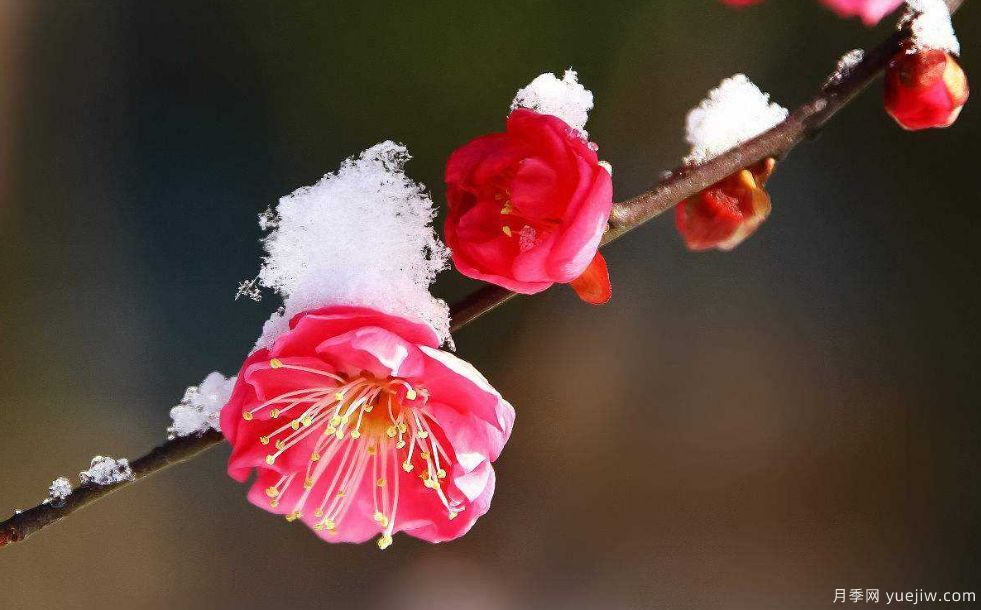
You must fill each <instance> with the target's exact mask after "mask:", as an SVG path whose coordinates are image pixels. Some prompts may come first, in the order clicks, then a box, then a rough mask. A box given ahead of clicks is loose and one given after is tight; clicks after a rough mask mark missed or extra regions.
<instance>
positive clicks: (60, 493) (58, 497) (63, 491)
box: [48, 477, 72, 502]
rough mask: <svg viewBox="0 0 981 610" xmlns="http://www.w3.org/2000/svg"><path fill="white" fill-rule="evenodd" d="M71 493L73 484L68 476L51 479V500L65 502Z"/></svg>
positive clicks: (49, 492)
mask: <svg viewBox="0 0 981 610" xmlns="http://www.w3.org/2000/svg"><path fill="white" fill-rule="evenodd" d="M70 495H72V484H71V483H70V482H69V481H68V479H67V478H66V477H58V478H57V479H55V480H54V481H51V486H50V487H48V501H49V502H63V501H64V500H65V498H67V497H68V496H70Z"/></svg>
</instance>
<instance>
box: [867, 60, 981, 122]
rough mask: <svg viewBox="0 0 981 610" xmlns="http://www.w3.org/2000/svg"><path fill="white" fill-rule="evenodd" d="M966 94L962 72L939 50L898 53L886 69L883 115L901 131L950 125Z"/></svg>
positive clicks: (963, 102)
mask: <svg viewBox="0 0 981 610" xmlns="http://www.w3.org/2000/svg"><path fill="white" fill-rule="evenodd" d="M968 92H969V91H968V86H967V77H966V76H965V75H964V70H962V69H961V67H960V65H959V64H958V63H957V60H956V59H954V57H953V56H952V55H951V54H950V53H948V52H946V51H942V50H939V49H927V50H924V51H916V52H915V53H906V52H902V53H899V54H898V55H896V56H895V57H893V58H892V61H890V62H889V67H888V68H887V69H886V90H885V103H886V112H888V113H889V115H890V116H892V118H894V119H896V122H897V123H899V125H900V127H902V128H903V129H909V130H918V129H927V128H930V127H948V126H950V125H951V124H952V123H953V122H954V121H955V120H956V119H957V115H959V114H960V113H961V108H963V107H964V104H965V103H966V102H967V96H968Z"/></svg>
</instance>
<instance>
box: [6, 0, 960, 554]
mask: <svg viewBox="0 0 981 610" xmlns="http://www.w3.org/2000/svg"><path fill="white" fill-rule="evenodd" d="M946 2H947V6H948V7H949V8H950V11H951V13H953V12H955V11H956V10H957V9H958V8H960V6H961V4H963V2H964V0H946ZM907 36H908V33H905V32H896V33H895V34H893V35H892V36H890V37H889V39H888V40H886V41H885V42H883V43H882V44H880V45H879V46H877V47H876V48H874V49H872V50H871V51H869V52H868V53H866V54H865V57H864V58H863V60H862V61H861V62H860V63H859V64H857V65H856V66H854V67H853V68H852V69H851V70H850V71H849V72H848V73H847V74H846V75H845V76H844V77H843V78H841V79H840V80H839V81H838V82H836V83H834V84H832V85H829V86H826V87H823V88H822V89H821V90H820V91H819V92H818V94H817V95H816V96H815V97H814V98H813V99H811V100H810V101H809V102H807V103H806V104H804V105H803V106H800V107H799V108H797V109H796V110H794V112H792V113H791V114H790V116H789V117H788V118H787V119H786V120H785V121H783V122H782V123H780V124H779V125H777V126H776V127H774V128H773V129H771V130H769V131H767V132H766V133H764V134H762V135H760V136H759V137H757V138H755V139H753V140H751V141H749V142H746V143H745V144H742V145H741V146H738V147H736V148H734V149H732V150H730V151H729V152H727V153H725V154H723V155H720V156H718V157H716V158H715V159H713V160H711V161H709V162H707V163H705V164H703V165H698V166H694V167H683V168H680V169H678V170H675V171H674V172H672V174H671V175H670V176H668V177H666V178H664V179H663V180H661V181H660V182H659V183H658V184H657V185H656V186H655V187H654V188H652V189H651V190H650V191H648V192H646V193H643V194H641V195H638V196H636V197H634V198H633V199H628V200H627V201H623V202H621V203H617V204H615V205H614V206H613V213H612V214H611V216H610V226H609V230H608V231H607V233H606V235H604V237H603V245H606V244H609V243H610V242H612V241H614V240H616V239H619V238H620V237H621V236H623V235H625V234H626V233H628V232H630V231H632V230H633V229H636V228H637V227H639V226H640V225H642V224H644V223H645V222H647V221H649V220H651V219H652V218H654V217H656V216H658V215H660V214H662V213H664V212H666V211H667V210H669V209H671V208H672V207H674V206H675V205H677V204H678V203H679V202H681V201H683V200H684V199H686V198H687V197H690V196H692V195H694V194H696V193H698V192H699V191H701V190H702V189H704V188H706V187H708V186H711V185H713V184H715V183H716V182H718V181H720V180H722V179H723V178H725V177H726V176H729V175H730V174H732V173H734V172H736V171H738V170H740V169H742V168H744V167H748V166H750V165H752V164H754V163H756V162H758V161H761V160H762V159H766V158H767V157H778V158H779V157H782V156H784V155H786V154H787V153H788V152H789V151H790V150H791V149H793V148H794V147H795V146H796V145H797V144H799V143H800V142H802V141H803V140H805V139H807V138H808V137H810V136H812V135H814V134H815V133H816V132H817V131H819V130H820V129H821V128H822V127H823V126H824V125H825V123H827V122H828V120H829V119H831V117H833V116H834V115H835V114H836V113H837V112H838V111H839V110H841V109H842V108H844V107H845V106H846V105H847V104H848V103H849V102H850V101H851V100H852V99H853V98H854V97H855V96H856V95H858V94H859V93H860V92H861V91H862V90H863V89H865V88H866V87H868V86H869V84H871V82H872V81H873V80H874V79H875V78H876V76H878V75H879V73H881V72H882V71H883V70H884V69H885V67H886V64H888V62H889V60H890V59H891V58H892V57H893V56H894V55H895V54H896V53H897V52H898V51H899V50H900V45H901V44H902V43H903V42H904V40H905V39H906V37H907ZM514 296H515V294H514V293H513V292H510V291H508V290H505V289H503V288H500V287H498V286H492V285H489V284H488V285H484V286H483V287H481V288H479V289H477V290H476V291H474V292H473V293H471V294H470V295H468V296H467V297H465V298H464V299H463V300H461V301H460V302H458V303H456V304H455V305H454V306H453V307H452V309H451V314H452V321H453V322H452V326H451V329H452V330H453V331H454V332H455V331H457V330H459V329H461V328H463V327H464V326H466V325H467V324H469V323H470V322H473V321H474V320H476V319H477V318H479V317H480V316H482V315H484V314H485V313H487V312H488V311H490V310H492V309H494V308H495V307H497V306H499V305H501V304H503V303H505V302H507V301H508V300H510V299H511V298H512V297H514ZM221 440H222V436H221V434H219V433H218V432H214V431H209V432H207V433H205V434H204V435H202V436H199V437H186V438H178V439H175V440H172V441H168V442H166V443H164V444H162V445H160V446H159V447H156V448H155V449H153V451H151V452H150V453H148V454H146V455H144V456H143V457H141V458H139V459H137V460H135V461H134V462H133V463H132V468H133V475H134V479H133V480H132V481H123V482H121V483H116V484H114V485H106V486H100V485H95V484H91V483H90V484H86V485H82V486H80V487H79V488H78V489H76V490H75V492H74V493H72V494H71V495H70V496H68V498H67V499H66V500H65V501H64V503H63V504H61V505H60V506H56V505H54V504H52V503H44V504H40V505H38V506H35V507H34V508H30V509H28V510H25V511H23V512H19V513H17V514H15V515H14V516H13V517H11V518H10V519H8V520H6V521H4V522H0V546H4V545H6V544H10V543H13V542H20V541H21V540H24V539H26V538H27V537H28V536H30V535H32V534H34V533H35V532H37V531H39V530H40V529H42V528H44V527H46V526H48V525H51V524H53V523H56V522H57V521H60V520H61V519H63V518H64V517H66V516H68V515H70V514H71V513H73V512H75V511H76V510H78V509H80V508H84V507H85V506H88V505H89V504H91V503H93V502H95V501H97V500H99V499H100V498H103V497H105V496H107V495H109V494H110V493H113V492H115V491H117V490H119V489H122V488H123V487H126V486H128V485H131V484H132V483H135V482H137V481H141V480H143V479H145V478H147V477H149V476H150V475H152V474H154V473H157V472H159V471H161V470H164V469H165V468H168V467H170V466H173V465H174V464H179V463H181V462H185V461H187V460H190V459H192V458H194V457H195V456H197V455H198V454H199V453H201V452H203V451H205V450H207V449H209V448H211V447H214V446H215V445H218V444H219V443H221Z"/></svg>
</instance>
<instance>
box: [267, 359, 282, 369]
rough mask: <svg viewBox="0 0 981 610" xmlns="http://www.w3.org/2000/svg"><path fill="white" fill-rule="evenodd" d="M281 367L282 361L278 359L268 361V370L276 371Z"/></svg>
mask: <svg viewBox="0 0 981 610" xmlns="http://www.w3.org/2000/svg"><path fill="white" fill-rule="evenodd" d="M282 366H283V361H282V360H280V359H279V358H273V359H272V360H270V361H269V368H273V369H278V368H280V367H282Z"/></svg>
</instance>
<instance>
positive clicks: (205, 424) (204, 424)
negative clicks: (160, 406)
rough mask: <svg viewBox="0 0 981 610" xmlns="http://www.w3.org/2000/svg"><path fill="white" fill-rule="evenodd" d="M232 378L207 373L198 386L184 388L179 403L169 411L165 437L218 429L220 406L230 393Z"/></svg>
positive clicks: (234, 378) (233, 383)
mask: <svg viewBox="0 0 981 610" xmlns="http://www.w3.org/2000/svg"><path fill="white" fill-rule="evenodd" d="M235 380H236V377H231V378H226V377H225V376H224V375H222V374H221V373H219V372H217V371H216V372H214V373H211V374H209V375H208V376H207V377H205V378H204V381H202V382H201V384H200V385H196V386H191V387H189V388H187V390H185V391H184V397H183V398H181V402H180V404H178V405H177V406H176V407H174V408H173V409H171V410H170V418H171V420H172V423H171V426H170V427H169V428H167V434H168V436H167V438H170V439H174V438H177V437H179V436H189V435H191V434H203V433H205V432H207V431H208V429H212V430H218V431H219V432H220V431H221V427H220V426H219V423H218V422H219V418H220V415H221V408H222V407H223V406H225V403H226V402H228V399H229V398H230V397H231V395H232V389H233V388H234V387H235Z"/></svg>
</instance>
